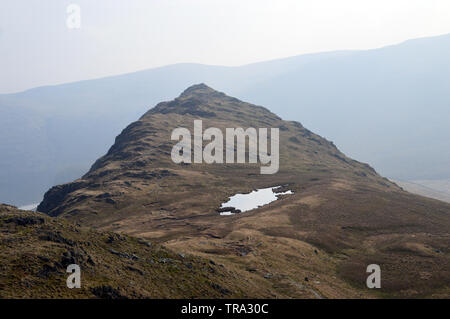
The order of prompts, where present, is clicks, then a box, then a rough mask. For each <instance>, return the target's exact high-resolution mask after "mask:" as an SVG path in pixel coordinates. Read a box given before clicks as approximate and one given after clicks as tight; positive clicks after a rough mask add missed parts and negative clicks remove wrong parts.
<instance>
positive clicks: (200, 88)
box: [180, 83, 219, 97]
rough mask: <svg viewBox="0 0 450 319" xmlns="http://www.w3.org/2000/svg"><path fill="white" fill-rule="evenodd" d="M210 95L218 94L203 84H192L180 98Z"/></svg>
mask: <svg viewBox="0 0 450 319" xmlns="http://www.w3.org/2000/svg"><path fill="white" fill-rule="evenodd" d="M211 93H219V92H218V91H216V90H214V89H212V88H210V87H209V86H207V85H206V84H205V83H200V84H194V85H192V86H190V87H188V88H187V89H186V90H184V91H183V93H181V95H180V97H187V96H191V95H209V94H211Z"/></svg>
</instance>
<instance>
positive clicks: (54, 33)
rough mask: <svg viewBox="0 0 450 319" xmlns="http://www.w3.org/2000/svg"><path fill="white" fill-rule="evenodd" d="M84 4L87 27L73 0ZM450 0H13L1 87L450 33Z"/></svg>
mask: <svg viewBox="0 0 450 319" xmlns="http://www.w3.org/2000/svg"><path fill="white" fill-rule="evenodd" d="M71 3H74V4H77V5H79V7H80V9H81V11H80V17H81V24H80V28H79V29H68V27H67V25H66V21H67V18H68V13H67V6H68V5H69V4H71ZM449 16H450V1H448V0H426V1H425V0H396V1H395V2H393V1H388V0H379V1H371V0H339V1H335V0H302V1H298V0H284V1H274V0H245V1H242V0H227V1H224V0H190V1H182V0H171V1H162V0H150V1H147V0H129V1H120V0H97V1H89V0H71V1H69V0H63V1H60V0H48V1H45V2H44V1H42V2H39V1H33V2H30V1H26V0H4V1H2V2H1V3H0V56H1V59H0V69H1V70H2V76H1V77H0V93H16V92H21V91H24V90H27V89H30V88H35V87H40V86H48V85H57V84H62V83H71V82H78V81H82V80H89V79H96V78H103V77H108V76H114V75H119V74H126V73H134V72H138V71H140V70H146V69H152V68H156V67H160V66H167V65H173V64H178V63H198V64H204V65H214V66H216V65H217V66H242V65H247V64H253V63H258V62H265V61H269V60H277V59H280V57H292V56H298V55H303V54H308V53H316V52H330V51H342V50H368V49H376V48H381V47H385V46H390V45H395V44H399V43H402V42H404V41H407V40H408V39H414V38H423V37H432V36H438V35H443V34H447V33H450V19H448V17H449Z"/></svg>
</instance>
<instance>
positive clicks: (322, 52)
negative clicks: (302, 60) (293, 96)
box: [0, 33, 450, 95]
mask: <svg viewBox="0 0 450 319" xmlns="http://www.w3.org/2000/svg"><path fill="white" fill-rule="evenodd" d="M443 36H450V33H444V34H439V35H435V36H431V37H419V38H413V39H407V40H403V41H401V42H398V43H394V44H388V45H385V46H381V47H377V48H371V49H358V50H345V49H343V50H332V51H320V52H313V53H304V54H298V55H293V56H287V57H280V58H275V59H269V60H263V61H257V62H251V63H245V64H241V65H217V64H206V63H199V62H177V63H172V64H165V65H160V66H154V67H149V68H144V69H140V70H135V71H129V72H124V73H118V74H109V75H104V76H98V77H95V76H94V77H92V78H87V79H82V80H74V81H67V82H60V83H52V84H43V85H39V86H35V87H30V88H26V89H24V90H19V91H14V92H5V93H2V92H0V95H4V94H19V93H22V92H26V91H29V90H33V89H39V88H45V87H54V86H59V85H66V84H73V83H78V82H85V81H94V80H101V79H105V78H113V77H120V76H124V75H131V74H134V73H139V72H145V71H151V70H157V69H164V68H168V67H172V66H177V65H198V66H206V67H223V68H241V67H247V66H252V65H258V64H263V63H270V62H278V61H283V60H289V59H295V58H297V57H301V56H308V55H316V54H326V53H335V52H348V53H360V52H366V51H371V50H378V49H384V48H389V47H395V46H397V45H401V44H404V43H407V42H410V41H415V40H421V39H430V38H439V37H443Z"/></svg>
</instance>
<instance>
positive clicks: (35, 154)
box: [0, 35, 450, 205]
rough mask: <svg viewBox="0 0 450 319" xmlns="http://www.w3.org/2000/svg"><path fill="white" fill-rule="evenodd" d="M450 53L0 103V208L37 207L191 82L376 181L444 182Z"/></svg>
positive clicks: (136, 77)
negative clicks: (254, 110) (300, 132)
mask: <svg viewBox="0 0 450 319" xmlns="http://www.w3.org/2000/svg"><path fill="white" fill-rule="evenodd" d="M448 56H450V35H445V36H440V37H433V38H425V39H416V40H411V41H407V42H405V43H402V44H399V45H395V46H390V47H385V48H381V49H377V50H368V51H343V52H329V53H320V54H310V55H302V56H298V57H293V58H288V59H281V60H275V61H268V62H262V63H256V64H251V65H246V66H241V67H218V66H206V65H198V64H177V65H171V66H167V67H162V68H156V69H151V70H145V71H141V72H136V73H132V74H125V75H120V76H114V77H107V78H103V79H97V80H90V81H82V82H76V83H69V84H64V85H57V86H49V87H42V88H36V89H32V90H28V91H25V92H21V93H17V94H6V95H5V94H4V95H0V134H1V136H3V137H4V138H3V139H2V140H1V141H0V153H2V154H3V156H2V157H1V158H0V167H1V168H2V169H1V170H0V201H3V202H9V203H14V204H17V205H24V204H29V203H33V202H37V201H39V200H41V199H42V194H43V192H44V191H45V190H46V189H48V188H49V187H50V186H52V185H55V184H59V183H63V182H68V181H70V180H73V179H75V178H77V177H79V176H81V174H82V172H85V171H86V170H87V169H88V168H89V166H90V164H91V163H92V162H93V161H94V160H95V159H97V158H98V157H99V156H101V155H102V154H104V153H105V152H106V151H107V145H111V144H112V142H113V140H114V136H116V135H117V134H119V133H120V131H121V129H122V128H123V127H125V126H126V125H127V124H128V123H130V122H132V121H135V120H136V119H137V118H139V116H140V115H142V114H143V113H144V112H145V111H146V110H147V109H148V108H149V107H150V106H152V105H155V104H156V103H157V102H159V101H162V100H167V99H171V98H173V97H175V96H176V95H177V94H178V92H180V91H182V90H183V89H184V88H185V87H187V86H189V85H191V84H192V83H199V82H206V83H208V84H211V85H212V86H213V87H215V88H218V89H220V90H222V91H225V92H229V93H230V94H232V95H233V96H236V97H238V98H241V99H245V100H249V101H253V102H254V103H258V104H261V105H265V106H266V107H268V108H269V109H270V110H271V111H273V112H275V113H277V114H279V115H280V116H282V117H284V118H289V119H293V120H301V121H302V123H303V124H304V125H305V126H307V127H309V128H310V129H312V130H313V131H315V132H318V133H320V134H321V135H322V136H325V137H327V138H329V139H332V140H333V141H334V142H335V143H336V144H337V145H338V146H339V147H340V148H341V149H342V150H343V151H344V152H345V153H346V154H348V155H350V156H352V157H354V158H356V159H359V160H361V161H364V162H368V163H370V164H371V165H372V166H373V167H375V168H376V169H377V171H379V172H381V173H382V174H383V175H384V176H389V177H392V178H397V179H401V180H408V181H411V180H416V179H444V178H449V177H450V172H449V171H448V167H449V166H448V163H449V161H450V153H449V152H450V151H449V150H450V147H449V144H448V139H447V136H449V135H450V132H449V126H448V125H447V123H448V122H449V121H450V113H449V108H448V104H449V103H450V101H449V95H448V94H447V92H448V91H449V90H450V82H449V79H450V76H449V74H450V70H449V68H450V62H449V59H448ZM99 127H100V128H101V129H99ZM10 141H14V142H10ZM24 185H27V189H26V191H24V189H23V188H24V187H25V186H24Z"/></svg>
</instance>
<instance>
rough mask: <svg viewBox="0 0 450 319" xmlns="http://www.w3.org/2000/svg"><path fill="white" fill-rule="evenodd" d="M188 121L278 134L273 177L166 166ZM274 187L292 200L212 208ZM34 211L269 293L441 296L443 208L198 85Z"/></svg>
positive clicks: (233, 167)
mask: <svg viewBox="0 0 450 319" xmlns="http://www.w3.org/2000/svg"><path fill="white" fill-rule="evenodd" d="M199 119H201V120H202V121H203V128H204V129H206V128H207V127H217V128H219V129H221V130H222V131H224V130H225V128H227V127H231V128H235V127H242V128H244V129H245V128H248V127H255V128H260V127H266V128H271V127H277V128H279V129H280V169H279V171H278V173H276V174H273V175H261V174H260V165H259V164H188V165H186V164H175V163H173V162H172V160H171V155H170V154H171V149H172V146H173V145H174V144H175V143H176V141H171V140H170V136H171V132H172V130H173V129H174V128H177V127H185V128H188V129H190V130H191V131H192V130H193V121H194V120H199ZM205 144H206V143H205ZM278 185H284V186H283V189H290V190H292V191H293V192H294V194H292V195H288V196H282V197H281V198H280V199H279V200H277V201H275V202H273V203H271V204H269V205H266V206H263V207H261V208H258V209H254V210H251V211H249V212H245V213H241V214H237V215H234V216H221V215H219V214H218V213H217V211H216V210H217V209H218V208H219V206H220V204H221V203H223V202H224V201H226V199H227V198H228V197H229V196H231V195H233V194H236V193H248V192H250V191H251V190H253V189H256V188H263V187H273V186H278ZM38 210H39V211H41V212H44V213H47V214H49V215H51V216H58V218H66V219H69V220H73V221H76V222H78V223H81V224H84V225H90V226H91V225H92V226H94V227H96V228H99V229H101V230H107V231H115V232H120V233H127V234H131V235H134V236H139V237H144V238H149V239H151V240H153V241H157V242H161V243H164V245H167V246H168V247H170V248H171V249H173V250H175V251H184V252H186V251H188V252H190V253H191V254H193V255H198V256H202V257H205V258H208V259H212V260H214V262H215V263H220V264H223V265H225V266H226V267H227V268H229V269H233V270H235V271H236V272H238V273H239V274H240V276H242V278H245V279H246V280H247V281H248V282H252V283H255V284H256V283H257V284H258V285H259V284H261V285H263V286H264V287H266V288H267V289H269V291H271V293H273V294H274V296H275V295H284V296H289V297H295V298H316V297H328V298H336V297H357V296H360V297H361V296H364V297H393V296H395V297H442V296H448V295H449V283H450V273H449V271H448V269H450V268H449V265H450V264H449V261H450V259H449V251H448V247H449V244H450V242H449V238H450V237H449V232H448V231H449V229H450V219H449V213H450V205H448V204H445V203H442V202H439V201H434V200H428V199H425V198H422V197H419V196H414V195H412V194H409V193H406V192H404V191H402V190H401V189H400V188H399V187H398V186H396V185H395V184H393V183H391V182H389V181H388V180H387V179H385V178H383V177H381V176H379V175H378V174H377V173H376V172H375V171H374V170H373V169H372V168H371V167H370V166H368V165H367V164H363V163H360V162H357V161H355V160H352V159H350V158H348V157H347V156H345V155H344V154H343V153H341V152H340V151H339V150H338V149H337V148H336V147H335V146H334V144H333V143H331V142H329V141H327V140H326V139H324V138H322V137H320V136H318V135H316V134H314V133H312V132H311V131H309V130H307V129H306V128H304V127H303V126H302V125H301V124H300V123H298V122H291V121H283V120H282V119H280V118H279V117H278V116H277V115H275V114H273V113H271V112H270V111H268V110H267V109H265V108H263V107H260V106H255V105H252V104H249V103H245V102H242V101H239V100H237V99H235V98H232V97H229V96H227V95H225V94H223V93H220V92H217V91H215V90H213V89H211V88H209V87H207V86H206V85H203V84H200V85H195V86H192V87H190V88H188V89H186V90H185V91H184V92H183V93H182V94H181V95H180V96H179V97H178V98H176V99H175V100H172V101H169V102H162V103H159V104H158V105H156V107H154V108H152V109H150V110H149V111H148V112H147V113H146V114H144V115H143V116H142V117H141V118H140V119H139V120H138V121H136V122H134V123H132V124H130V125H129V126H128V127H127V128H125V129H124V130H123V131H122V133H121V134H120V135H119V136H117V138H116V141H115V143H114V145H113V146H112V147H111V148H110V150H109V151H108V153H107V154H106V155H105V156H103V157H101V158H99V159H98V160H97V161H96V162H95V163H94V165H93V166H92V167H91V169H90V170H89V172H88V173H86V174H85V175H84V176H83V177H82V178H80V179H78V180H75V181H74V182H72V183H68V184H63V185H58V186H55V187H53V188H52V189H50V190H49V191H48V192H47V193H46V194H45V197H44V200H43V201H42V202H41V204H40V205H39V207H38ZM371 263H376V264H380V266H381V268H382V270H383V285H384V286H383V289H382V290H381V291H373V290H368V289H367V288H366V287H365V279H366V277H367V274H366V267H367V265H369V264H371Z"/></svg>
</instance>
